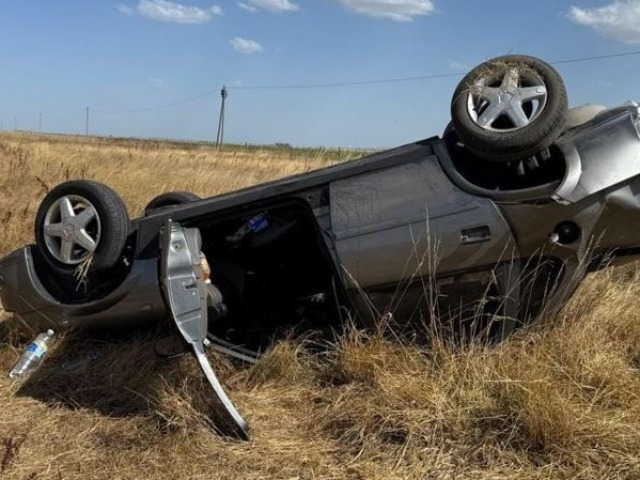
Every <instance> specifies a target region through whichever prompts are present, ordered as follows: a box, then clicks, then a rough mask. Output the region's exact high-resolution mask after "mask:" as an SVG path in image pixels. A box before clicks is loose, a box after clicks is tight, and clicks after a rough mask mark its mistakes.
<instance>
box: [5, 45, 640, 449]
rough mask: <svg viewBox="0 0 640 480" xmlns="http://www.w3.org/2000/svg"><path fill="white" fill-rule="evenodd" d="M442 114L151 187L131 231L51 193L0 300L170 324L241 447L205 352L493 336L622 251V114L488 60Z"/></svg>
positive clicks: (637, 188)
mask: <svg viewBox="0 0 640 480" xmlns="http://www.w3.org/2000/svg"><path fill="white" fill-rule="evenodd" d="M451 113H452V122H451V124H450V125H449V126H448V127H447V129H446V130H445V133H444V135H443V136H442V137H431V138H428V139H426V140H421V141H417V142H415V143H411V144H408V145H404V146H401V147H398V148H394V149H392V150H388V151H384V152H380V153H376V154H373V155H371V156H368V157H365V158H361V159H358V160H354V161H350V162H346V163H343V164H340V165H337V166H333V167H329V168H326V169H323V170H318V171H314V172H311V173H307V174H303V175H298V176H294V177H290V178H285V179H283V180H279V181H275V182H272V183H268V184H264V185H259V186H255V187H251V188H247V189H244V190H241V191H238V192H234V193H229V194H225V195H220V196H216V197H212V198H208V199H198V198H197V197H195V196H194V195H192V194H188V193H185V192H171V193H168V194H164V195H161V196H160V197H158V198H156V199H154V200H153V201H152V202H151V203H150V204H149V206H148V207H147V209H146V211H145V213H144V215H143V216H142V217H141V218H137V219H134V220H129V218H128V215H127V212H126V208H125V206H124V204H123V203H122V201H121V200H120V198H119V197H118V195H117V194H116V193H115V192H114V191H113V190H111V189H110V188H109V187H107V186H105V185H102V184H98V183H95V182H88V181H71V182H66V183H64V184H61V185H59V186H57V187H56V188H54V189H53V190H52V191H50V192H49V193H48V195H47V196H46V197H45V198H44V200H43V201H42V204H41V206H40V208H39V211H38V214H37V217H36V221H35V233H36V244H35V245H29V246H26V247H24V248H21V249H19V250H17V251H15V252H13V253H11V254H9V255H7V256H6V257H5V258H3V259H2V260H1V261H0V297H1V300H2V305H3V307H4V308H5V310H7V311H10V312H13V313H14V315H15V318H17V319H18V320H19V321H20V322H21V323H23V324H24V325H25V326H28V327H29V328H31V329H46V328H53V329H56V330H61V329H70V328H79V327H85V328H86V327H101V328H125V329H126V328H130V327H131V326H132V325H134V324H139V323H154V322H160V321H163V320H165V319H167V318H171V319H172V320H173V323H174V324H175V326H176V327H177V330H178V331H179V332H180V333H181V334H182V336H183V338H184V340H185V342H186V343H187V344H189V345H191V347H192V348H193V351H194V353H195V355H196V357H197V358H198V360H199V362H200V364H201V366H202V368H203V370H204V372H205V374H206V376H207V378H208V379H209V381H210V383H211V384H212V386H213V388H214V389H215V391H216V394H217V398H218V399H219V400H220V403H221V404H222V406H223V407H224V411H225V412H226V413H227V415H228V418H229V420H230V423H231V425H233V428H232V430H233V432H234V433H236V434H238V435H240V436H242V437H247V435H248V433H247V429H246V425H245V423H244V421H243V420H242V418H241V416H240V415H239V414H238V412H237V411H236V410H235V408H234V407H233V405H232V404H231V402H230V401H229V399H228V398H227V396H226V395H225V393H224V391H223V390H222V388H221V386H220V384H219V383H218V381H217V379H216V376H215V374H214V371H213V369H212V368H211V365H210V364H209V362H208V360H207V357H206V355H205V347H206V346H208V345H210V346H212V347H215V348H217V349H219V350H222V351H225V352H227V353H229V354H231V355H234V356H236V357H238V358H241V359H244V360H248V361H251V360H252V359H254V358H255V356H256V354H257V353H258V352H260V351H261V350H262V349H264V348H265V347H266V346H267V345H268V344H269V343H270V342H271V341H272V340H273V339H274V338H277V337H278V335H279V334H280V333H282V332H290V331H291V330H293V331H302V332H308V331H310V330H314V331H320V332H328V331H333V330H336V329H339V327H340V326H341V325H343V324H344V321H345V319H350V320H352V319H357V320H358V321H359V322H360V323H361V324H363V325H375V324H376V323H377V322H379V321H380V320H381V319H384V321H386V322H392V323H393V326H394V328H396V329H397V330H396V331H397V332H399V334H401V335H402V334H405V333H406V334H407V336H408V337H411V338H415V337H416V336H425V332H428V331H432V330H433V327H436V328H437V329H439V330H441V331H442V330H445V331H448V332H450V333H451V334H452V335H453V336H454V337H460V336H461V335H464V336H466V335H484V336H487V337H489V338H501V337H503V336H504V335H506V334H508V333H510V332H511V331H513V330H514V328H516V327H517V326H518V325H520V324H523V323H526V322H529V321H531V320H533V319H535V318H536V317H538V316H540V315H541V314H542V313H544V312H546V311H550V310H553V309H555V308H557V307H558V306H559V305H561V304H562V303H563V301H564V300H565V299H566V298H567V297H568V296H569V295H571V294H572V293H573V291H574V290H575V288H576V287H577V286H578V284H579V283H580V281H581V280H582V279H583V278H584V276H585V275H586V273H587V272H588V271H590V270H593V269H597V268H601V267H602V266H604V265H608V264H610V263H611V262H613V261H619V260H624V259H629V258H633V256H634V255H636V254H638V253H639V252H640V229H637V228H635V227H634V226H635V225H638V224H640V176H639V175H640V136H639V130H640V120H639V109H638V106H637V104H634V103H630V104H628V105H624V106H621V107H617V108H613V109H604V108H603V107H597V106H586V107H581V108H578V109H573V110H571V111H568V108H567V95H566V91H565V87H564V84H563V82H562V80H561V78H560V76H559V75H558V73H557V72H556V71H555V70H554V69H553V68H552V67H551V66H549V65H548V64H546V63H544V62H542V61H540V60H538V59H535V58H532V57H526V56H506V57H500V58H497V59H493V60H490V61H488V62H485V63H483V64H482V65H480V66H478V67H476V68H474V69H473V70H472V71H471V72H470V73H469V74H468V75H467V76H466V77H465V78H464V79H463V80H462V81H461V82H460V85H459V86H458V88H457V89H456V91H455V93H454V96H453V100H452V108H451ZM78 274H79V275H78Z"/></svg>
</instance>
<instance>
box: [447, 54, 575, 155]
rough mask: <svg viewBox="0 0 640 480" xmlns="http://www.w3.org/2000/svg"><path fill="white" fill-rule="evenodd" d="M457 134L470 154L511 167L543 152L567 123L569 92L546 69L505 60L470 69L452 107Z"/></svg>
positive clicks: (516, 58) (533, 62)
mask: <svg viewBox="0 0 640 480" xmlns="http://www.w3.org/2000/svg"><path fill="white" fill-rule="evenodd" d="M451 119H452V123H453V128H454V129H455V132H456V134H457V136H458V138H459V139H460V141H462V142H463V143H464V145H465V147H466V148H468V149H469V150H470V151H471V152H473V153H475V154H476V155H478V156H480V157H482V158H485V159H487V160H492V161H497V162H509V161H512V160H518V159H524V158H528V157H531V156H534V155H536V154H538V153H541V152H543V151H545V150H546V149H547V148H549V146H551V144H552V143H553V142H554V141H555V140H556V139H557V138H558V136H559V135H560V133H561V132H562V130H563V128H564V125H565V122H566V119H567V92H566V89H565V86H564V82H563V81H562V78H561V77H560V75H559V74H558V72H556V70H555V69H554V68H553V67H551V66H550V65H549V64H547V63H545V62H543V61H541V60H538V59H537V58H533V57H528V56H523V55H507V56H503V57H498V58H494V59H492V60H489V61H487V62H485V63H482V64H480V65H478V66H477V67H475V68H474V69H473V70H471V71H470V72H469V73H468V74H467V75H466V76H465V77H464V78H463V79H462V81H461V82H460V84H459V85H458V87H457V88H456V90H455V92H454V95H453V99H452V102H451Z"/></svg>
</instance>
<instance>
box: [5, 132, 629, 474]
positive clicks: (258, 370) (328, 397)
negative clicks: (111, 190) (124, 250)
mask: <svg viewBox="0 0 640 480" xmlns="http://www.w3.org/2000/svg"><path fill="white" fill-rule="evenodd" d="M309 153H310V152H303V153H296V152H278V151H269V150H255V151H253V152H251V154H250V153H249V152H248V151H244V150H242V149H233V150H223V151H221V152H217V151H214V150H211V149H209V148H206V147H202V146H199V147H195V148H186V147H184V146H179V145H176V146H167V145H162V144H141V143H139V144H136V143H133V144H122V143H116V144H115V145H109V144H108V143H107V142H104V141H100V140H90V141H88V142H86V141H84V140H71V141H70V140H67V139H61V138H39V137H21V136H13V135H11V136H4V137H0V195H1V197H2V198H1V199H0V200H1V201H2V202H3V205H6V207H5V210H4V212H14V214H12V215H10V216H9V215H8V214H6V213H4V212H1V213H2V215H4V217H5V220H3V222H4V228H5V231H7V230H8V231H9V235H8V236H5V237H4V238H3V240H2V244H1V250H2V252H6V251H7V250H8V249H9V248H12V247H14V246H16V245H18V244H21V243H23V242H25V241H28V240H29V237H30V228H31V227H30V224H31V219H32V217H33V214H34V210H35V208H36V207H37V203H38V201H39V198H40V197H41V196H42V194H43V193H44V191H45V189H46V187H49V186H52V185H53V184H55V183H56V182H58V181H60V180H62V179H64V178H66V177H67V176H69V177H76V176H80V175H82V174H83V175H84V176H85V177H86V178H94V179H97V180H102V181H108V182H109V183H110V184H112V185H114V186H115V188H116V189H117V190H118V191H120V192H121V193H122V194H123V196H124V197H125V198H126V200H127V202H128V204H129V206H130V209H131V210H132V211H133V212H136V211H139V210H140V208H141V207H142V206H143V204H144V203H145V202H146V201H147V200H148V199H149V198H150V197H152V196H153V195H155V194H156V193H159V192H161V191H164V190H168V189H170V188H178V189H191V190H194V191H195V192H196V193H199V194H202V195H205V194H213V193H218V192H221V191H224V190H228V189H231V188H236V187H240V186H245V185H248V184H250V183H253V182H256V181H262V180H267V179H270V178H273V177H277V176H281V175H286V174H290V173H295V172H297V171H305V170H307V169H309V168H315V167H320V166H324V165H326V164H330V163H332V162H334V161H336V160H337V159H336V158H335V157H333V156H331V155H330V154H329V153H327V152H324V153H322V154H319V153H316V154H314V155H315V157H308V156H307V155H309ZM252 155H255V157H253V156H252ZM61 162H62V168H60V165H61ZM177 165H180V167H181V170H180V174H179V175H176V173H175V171H174V170H173V167H174V166H177ZM66 170H68V171H69V173H68V174H67V173H66ZM6 217H9V218H8V219H6ZM25 224H26V225H25ZM638 280H639V274H638V272H637V271H636V267H635V266H630V267H625V268H624V269H617V270H609V271H605V272H601V273H599V274H597V275H592V276H590V277H589V278H588V279H587V281H586V282H585V283H584V284H583V285H582V287H581V289H580V291H579V292H578V294H577V295H576V296H575V297H574V298H573V300H572V301H571V303H570V304H569V305H567V306H566V308H565V309H564V311H563V312H562V313H561V315H560V316H559V317H558V318H554V319H547V322H545V323H546V325H538V326H535V327H533V328H530V329H529V330H528V331H523V332H520V333H519V334H518V335H516V336H515V337H513V338H512V339H511V340H509V341H508V342H505V343H503V344H502V345H500V346H494V347H486V346H483V345H470V346H467V347H465V348H464V349H460V348H458V349H455V348H452V347H450V346H448V345H447V344H446V342H442V343H440V344H438V345H436V346H435V347H434V348H432V349H429V350H426V349H423V348H421V347H419V346H418V345H399V344H397V343H394V342H390V341H388V340H387V339H385V336H384V335H383V334H376V333H374V334H368V335H367V334H364V333H362V332H357V331H351V332H349V333H348V334H347V335H345V336H344V338H342V339H341V340H340V341H339V343H338V344H337V345H336V346H335V348H332V349H330V350H329V351H328V352H325V353H323V354H319V355H311V354H310V353H308V352H307V351H306V350H305V348H304V344H300V343H293V342H283V343H281V344H279V345H278V346H276V347H275V348H274V349H272V350H271V351H270V352H268V353H267V355H266V356H265V357H263V358H262V359H261V361H260V362H259V363H258V364H257V365H255V366H251V367H246V366H240V365H235V364H232V363H231V362H230V361H229V360H228V359H226V358H223V357H217V356H216V357H215V358H213V362H214V363H215V365H216V368H217V370H218V371H219V372H220V375H221V377H222V379H223V382H224V384H225V385H226V386H227V387H228V390H229V392H230V394H231V396H232V397H233V399H234V400H235V402H236V404H237V406H238V408H239V409H240V411H242V412H243V413H244V414H245V416H246V417H247V419H248V421H249V423H250V425H251V427H252V431H253V439H252V441H251V442H249V443H241V442H237V441H233V440H228V439H224V438H222V437H220V436H218V435H216V434H215V433H214V432H213V430H212V429H211V425H210V423H209V420H208V415H207V413H209V407H210V404H209V402H208V397H209V390H208V389H207V388H206V386H205V385H204V384H203V382H202V378H201V377H200V375H199V372H198V369H197V367H196V364H195V362H194V361H193V360H192V359H191V358H190V357H180V358H177V359H172V360H168V359H162V358H159V357H157V356H156V355H155V354H154V351H153V344H154V342H153V333H148V332H147V333H145V332H137V333H136V334H135V335H133V334H132V335H131V336H130V337H127V338H112V339H107V338H101V337H98V336H95V337H86V336H84V337H78V336H77V335H76V336H74V335H69V336H67V337H65V338H64V339H62V340H61V341H60V342H59V344H58V345H57V347H56V349H55V351H54V352H53V353H52V356H51V357H50V358H49V359H48V360H47V362H46V363H45V365H44V366H43V368H42V369H41V370H40V371H38V372H37V373H36V375H35V376H34V377H33V378H32V379H30V380H29V381H28V382H27V383H26V384H25V385H23V386H22V387H20V388H19V387H17V386H15V385H12V384H10V383H9V381H8V379H7V378H6V376H4V375H2V376H0V478H2V479H4V478H7V479H9V478H11V479H21V480H25V479H32V480H34V479H45V478H51V479H83V480H84V479H93V478H100V479H103V478H109V479H111V478H127V479H143V478H194V479H195V478H203V479H204V478H207V479H209V478H224V479H226V478H229V479H231V478H234V479H235V478H248V479H260V478H277V479H315V478H324V479H327V478H336V479H344V478H347V479H364V478H367V479H368V478H372V479H395V478H442V479H454V478H478V479H494V478H513V479H515V478H517V479H529V478H532V479H533V478H598V479H600V478H612V479H613V478H616V479H618V478H621V479H622V478H624V479H633V478H640V382H639V380H640V378H639V377H640V375H639V371H638V367H639V366H640V312H638V309H637V306H636V305H637V299H638V298H639V296H640V282H638ZM0 327H2V328H3V333H4V335H2V337H0V338H2V339H3V343H2V345H1V347H0V371H5V372H6V371H8V369H9V368H10V366H11V364H12V362H13V361H15V359H16V357H17V355H18V351H19V349H20V348H21V347H22V345H23V343H24V341H25V339H24V338H23V337H21V335H20V333H19V332H16V331H15V330H14V329H13V324H12V321H11V320H10V319H7V320H5V322H3V323H1V324H0ZM90 358H93V360H88V359H90ZM63 367H64V368H63Z"/></svg>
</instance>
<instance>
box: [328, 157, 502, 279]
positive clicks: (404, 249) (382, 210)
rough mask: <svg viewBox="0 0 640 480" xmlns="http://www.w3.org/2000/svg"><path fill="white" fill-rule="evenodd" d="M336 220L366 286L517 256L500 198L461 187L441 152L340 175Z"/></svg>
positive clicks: (340, 244) (334, 199)
mask: <svg viewBox="0 0 640 480" xmlns="http://www.w3.org/2000/svg"><path fill="white" fill-rule="evenodd" d="M331 220H332V230H333V236H334V239H335V245H336V248H337V250H338V255H339V257H340V261H341V264H342V267H343V268H344V269H346V271H347V272H349V276H350V277H352V278H353V279H355V280H356V281H357V283H358V285H359V286H360V287H363V288H366V287H372V286H376V285H383V284H387V283H392V282H394V281H397V280H398V279H402V278H405V277H406V276H408V275H410V276H414V277H420V276H428V275H440V274H443V273H446V272H455V271H460V270H465V269H468V268H475V267H478V266H481V265H493V264H496V263H498V262H499V261H500V260H501V259H502V258H504V257H505V255H507V256H511V255H513V251H512V250H513V247H514V245H513V242H512V235H511V231H510V229H509V227H508V225H507V224H506V222H505V221H504V219H503V218H502V215H501V214H500V211H499V210H498V209H497V208H496V206H495V204H494V203H493V202H491V201H490V200H487V199H483V198H478V197H474V196H472V195H469V194H467V193H466V192H463V191H462V190H460V189H458V188H457V187H455V186H454V185H453V184H452V183H451V182H450V181H449V180H448V179H447V177H446V176H445V174H444V173H443V171H442V169H441V168H440V165H439V164H438V161H437V158H436V157H435V156H434V155H430V156H428V157H426V158H424V159H421V160H418V161H412V162H408V163H403V164H401V165H398V166H395V167H391V168H388V169H385V170H379V171H375V172H371V173H366V174H362V175H358V176H356V177H350V178H347V179H343V180H338V181H336V182H333V183H332V184H331Z"/></svg>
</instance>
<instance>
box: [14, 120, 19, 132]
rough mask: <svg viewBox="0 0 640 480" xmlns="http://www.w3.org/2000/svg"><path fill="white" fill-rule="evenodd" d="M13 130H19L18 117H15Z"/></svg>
mask: <svg viewBox="0 0 640 480" xmlns="http://www.w3.org/2000/svg"><path fill="white" fill-rule="evenodd" d="M13 131H14V132H17V131H18V119H17V118H16V117H13Z"/></svg>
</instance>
